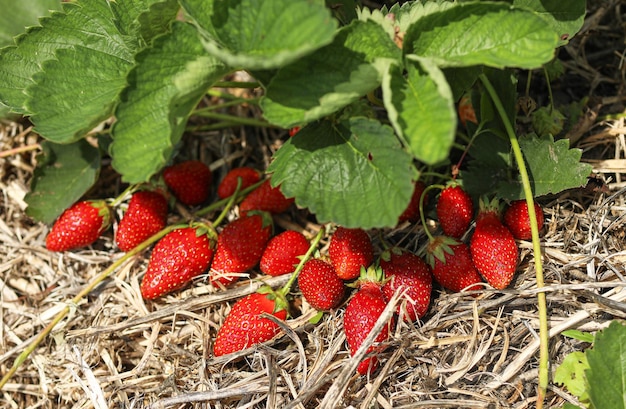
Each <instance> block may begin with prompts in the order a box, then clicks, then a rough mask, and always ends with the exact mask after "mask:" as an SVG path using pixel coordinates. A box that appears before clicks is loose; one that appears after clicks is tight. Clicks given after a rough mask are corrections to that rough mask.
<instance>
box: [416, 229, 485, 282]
mask: <svg viewBox="0 0 626 409" xmlns="http://www.w3.org/2000/svg"><path fill="white" fill-rule="evenodd" d="M426 252H427V257H426V258H427V261H428V263H429V264H430V266H431V268H432V271H433V276H434V277H435V280H437V282H438V283H439V284H440V285H441V286H442V287H444V288H447V289H448V290H450V291H454V292H459V291H461V290H463V289H466V288H467V290H468V291H473V290H479V289H480V288H481V287H480V286H479V285H475V286H472V284H478V283H481V282H482V279H481V277H480V274H479V273H478V270H476V267H474V264H473V263H472V256H471V253H470V250H469V247H468V246H467V244H465V243H463V242H460V241H458V240H456V239H454V238H452V237H446V236H438V237H435V238H434V239H433V240H431V241H430V243H429V244H428V247H427V248H426Z"/></svg>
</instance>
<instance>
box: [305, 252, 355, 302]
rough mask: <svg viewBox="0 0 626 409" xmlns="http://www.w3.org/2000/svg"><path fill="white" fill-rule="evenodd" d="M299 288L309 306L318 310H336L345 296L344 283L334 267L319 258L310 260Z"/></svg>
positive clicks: (306, 264)
mask: <svg viewBox="0 0 626 409" xmlns="http://www.w3.org/2000/svg"><path fill="white" fill-rule="evenodd" d="M298 287H299V288H300V291H302V295H303V296H304V298H305V299H306V300H307V302H308V303H309V304H311V306H312V307H313V308H315V309H318V310H330V309H333V308H336V307H338V306H339V304H340V303H341V300H343V296H344V295H345V292H346V291H345V286H344V282H343V280H342V279H341V278H339V276H337V272H336V271H335V267H333V265H332V264H331V263H330V262H328V261H326V260H324V259H319V258H312V259H309V260H308V261H307V262H306V263H304V266H303V267H302V271H300V275H298Z"/></svg>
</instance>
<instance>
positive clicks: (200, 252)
mask: <svg viewBox="0 0 626 409" xmlns="http://www.w3.org/2000/svg"><path fill="white" fill-rule="evenodd" d="M162 180H163V182H164V183H163V185H158V186H157V187H154V188H152V189H144V190H135V191H134V193H132V195H131V198H130V200H129V202H128V207H127V209H126V211H125V213H124V215H123V217H122V218H121V219H120V221H119V223H117V230H116V231H115V243H116V244H117V246H118V247H119V249H120V250H122V251H125V252H130V251H133V249H136V248H137V246H139V245H140V244H142V243H144V244H145V243H146V241H147V240H149V239H150V238H151V237H153V236H154V235H156V234H161V236H162V237H161V238H160V239H159V240H158V241H157V242H156V244H155V245H154V248H153V249H152V252H151V254H150V258H149V261H148V266H147V270H146V272H145V274H144V276H143V279H142V282H141V286H140V290H141V294H142V296H143V297H144V298H145V299H157V298H159V297H162V296H164V295H166V294H168V293H171V292H173V291H175V290H178V289H181V288H183V287H185V286H187V285H188V284H189V283H190V282H192V281H193V280H194V279H195V278H197V277H198V276H200V275H201V274H206V275H207V277H208V279H209V282H210V284H211V285H213V286H214V287H216V288H218V289H221V288H225V287H227V286H230V285H232V284H233V283H234V282H236V281H237V280H239V279H240V278H241V277H246V276H249V274H250V273H251V271H252V270H253V269H255V268H256V267H257V266H258V270H260V272H261V273H263V274H265V275H268V276H280V275H285V274H291V273H293V274H292V276H291V277H290V278H289V281H288V282H287V284H285V286H284V287H283V288H280V289H278V290H276V289H272V288H270V287H268V286H264V287H262V288H261V289H259V290H258V291H257V292H255V293H253V294H250V295H248V296H246V297H243V298H241V299H239V300H238V301H237V302H236V303H235V304H234V305H233V306H232V309H231V310H230V313H229V314H228V315H227V316H226V318H225V319H224V322H223V324H222V326H221V327H220V329H219V330H218V333H217V335H216V338H215V341H214V346H213V352H214V355H215V356H221V355H225V354H230V353H234V352H237V351H240V350H243V349H246V348H249V347H252V346H254V345H255V344H258V343H260V342H265V341H268V340H270V339H272V338H273V337H274V336H276V335H277V334H279V333H280V331H281V329H280V325H279V324H278V323H277V320H286V319H288V318H289V317H290V316H292V315H293V314H292V312H293V309H292V304H293V303H292V299H293V298H294V293H295V294H298V297H300V296H301V298H302V299H303V300H304V301H306V303H307V304H308V305H309V306H311V307H312V308H314V309H316V310H319V311H328V310H334V309H338V308H343V307H345V310H344V311H343V329H344V331H345V335H346V340H347V343H348V347H349V351H350V354H351V355H354V354H355V353H356V352H357V350H358V349H359V347H360V346H361V345H362V344H363V342H364V340H365V339H366V338H367V336H368V335H369V333H370V332H371V331H372V329H373V328H374V327H375V325H376V323H377V321H378V319H379V317H381V315H382V314H383V312H384V310H385V309H386V308H387V305H388V303H389V301H390V300H392V299H394V295H399V300H400V301H399V303H398V305H397V306H396V307H395V312H394V315H393V316H392V317H391V318H390V319H389V322H388V323H387V325H386V326H384V328H383V329H382V330H381V331H380V332H379V334H378V336H377V337H376V339H375V342H374V344H373V345H372V346H371V347H370V349H369V350H368V351H367V352H368V355H367V357H366V358H365V359H364V360H363V361H362V362H360V364H359V366H358V368H357V371H358V373H359V374H369V373H371V371H373V370H375V369H376V368H377V357H376V355H377V352H380V351H381V350H382V345H384V343H385V341H386V340H387V339H388V337H389V334H390V333H391V330H392V328H393V326H394V325H395V322H397V321H398V320H405V321H416V320H418V319H420V318H422V317H424V316H425V314H426V313H427V312H428V309H429V305H430V302H431V296H432V290H433V286H434V284H435V283H438V284H439V285H440V286H441V287H443V288H445V289H448V290H451V291H461V290H478V289H480V288H481V286H482V284H481V283H482V282H483V279H484V280H485V281H487V283H489V284H490V285H491V286H492V287H494V288H497V289H503V288H505V287H507V286H508V285H509V284H510V282H511V280H512V277H513V274H514V273H515V269H516V267H517V262H518V247H517V243H516V239H529V238H530V224H529V216H528V208H527V207H526V202H525V201H518V202H513V203H511V204H510V206H509V207H508V208H507V210H506V213H504V216H503V218H502V219H501V217H500V212H499V209H498V207H497V205H496V204H494V203H484V202H481V203H480V208H479V210H478V212H477V215H476V216H475V217H474V205H473V201H472V198H471V197H470V196H469V195H468V194H467V193H466V192H465V191H464V190H463V188H462V187H461V186H460V185H459V184H457V183H456V182H454V183H451V184H449V185H448V186H446V187H442V191H441V193H440V195H439V197H438V199H437V203H436V213H437V218H438V221H439V226H440V230H441V231H442V233H441V234H440V235H437V236H432V234H431V233H430V232H429V231H428V229H425V232H426V233H427V235H428V236H429V243H428V244H427V246H426V247H425V249H426V250H425V254H423V255H418V254H415V253H413V252H410V251H408V250H406V249H403V248H400V247H397V246H393V245H388V244H386V243H381V247H383V248H384V249H382V251H380V252H377V251H376V249H375V248H374V243H373V241H372V239H371V237H370V236H369V234H368V232H367V231H365V230H363V229H359V228H346V227H343V226H336V228H334V229H333V231H332V234H330V235H329V237H328V246H327V249H328V251H327V253H326V254H320V252H319V251H318V250H317V249H316V247H317V245H318V243H319V241H320V240H321V239H322V238H324V237H325V235H326V233H325V229H324V228H322V229H321V230H320V232H319V233H318V235H317V236H316V238H315V240H313V242H312V243H311V242H310V241H309V239H308V238H307V237H306V236H305V235H304V234H302V233H300V232H298V231H294V230H285V231H282V232H280V233H278V234H274V227H273V218H272V215H274V214H279V213H283V212H285V211H286V210H287V209H288V208H289V207H290V206H291V205H292V204H293V202H294V201H293V199H291V198H286V197H285V196H284V195H283V194H282V192H281V191H280V189H279V188H276V187H272V186H271V185H270V183H269V180H261V174H260V173H259V172H258V171H256V170H254V169H252V168H247V167H241V168H235V169H232V170H231V171H229V172H228V173H227V174H226V176H225V177H224V178H223V179H222V180H221V182H220V183H219V186H218V187H217V189H216V193H217V196H218V197H219V198H220V199H221V200H222V202H223V203H226V205H225V209H224V210H223V212H222V214H221V215H220V217H218V220H220V221H221V220H222V216H225V214H226V213H225V212H226V211H227V210H228V208H229V207H228V205H229V204H232V203H234V202H235V200H236V199H237V200H240V201H239V203H238V209H239V216H238V217H237V218H235V219H233V220H232V221H229V222H228V223H226V224H225V225H224V226H221V227H220V226H219V222H218V221H216V222H214V223H213V224H212V223H207V222H197V221H192V222H189V223H187V224H185V225H176V226H169V228H168V227H167V218H168V210H169V202H168V198H170V196H173V197H175V198H176V200H178V202H180V203H182V204H184V205H188V206H199V205H202V204H205V203H206V202H207V201H208V199H209V196H210V192H211V183H212V174H211V171H210V169H209V168H208V167H207V166H206V165H205V164H203V163H202V162H199V161H187V162H182V163H179V164H176V165H173V166H170V167H168V168H166V169H165V170H164V172H163V174H162ZM430 188H431V187H427V186H426V185H425V184H424V183H423V182H421V181H418V182H416V183H415V184H414V192H413V196H412V199H411V201H410V203H409V205H408V207H407V209H406V210H405V212H403V214H402V215H401V216H400V217H399V219H398V223H399V224H400V223H415V222H417V221H419V220H422V221H423V220H424V216H423V212H422V211H421V209H422V208H423V205H424V203H426V198H427V191H428V190H429V189H430ZM242 191H243V192H245V194H242ZM116 202H117V201H116V200H113V201H106V200H94V201H82V202H79V203H77V204H75V205H74V206H72V207H70V208H69V209H67V210H66V211H65V212H64V213H63V214H62V215H61V216H60V217H59V219H58V220H57V221H56V222H55V224H54V225H53V226H52V229H51V231H50V233H49V235H48V236H47V238H46V245H47V247H48V249H50V250H52V251H65V250H70V249H74V248H77V247H82V246H86V245H90V244H92V243H94V242H95V241H96V240H97V239H98V238H99V237H100V235H101V234H102V233H103V232H104V231H105V230H106V229H107V228H108V227H109V226H110V225H111V224H112V219H113V212H112V210H111V208H112V207H114V205H115V203H116ZM535 211H536V214H537V218H538V222H539V226H538V227H539V228H540V227H541V225H542V224H543V212H542V211H541V208H540V207H539V206H536V207H535ZM197 213H198V214H199V213H201V211H200V212H197ZM501 220H503V221H504V222H502V221H501ZM472 221H475V228H474V229H473V233H472V235H471V239H470V241H469V245H468V244H466V243H465V242H464V241H463V238H464V236H466V235H467V234H468V232H470V226H471V224H472ZM166 229H167V230H166ZM157 237H160V236H157ZM296 284H297V286H296ZM292 287H295V288H292ZM268 315H271V316H273V317H274V319H272V318H268Z"/></svg>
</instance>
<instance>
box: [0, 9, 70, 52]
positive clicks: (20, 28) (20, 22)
mask: <svg viewBox="0 0 626 409" xmlns="http://www.w3.org/2000/svg"><path fill="white" fill-rule="evenodd" d="M60 8H61V0H30V1H15V0H0V10H3V12H2V13H0V47H4V46H7V45H11V44H13V37H14V36H16V35H18V34H20V33H23V32H24V31H26V27H29V26H32V25H35V24H37V21H38V19H39V17H43V16H46V15H48V14H49V13H50V11H52V10H58V9H60ZM9 10H10V12H9Z"/></svg>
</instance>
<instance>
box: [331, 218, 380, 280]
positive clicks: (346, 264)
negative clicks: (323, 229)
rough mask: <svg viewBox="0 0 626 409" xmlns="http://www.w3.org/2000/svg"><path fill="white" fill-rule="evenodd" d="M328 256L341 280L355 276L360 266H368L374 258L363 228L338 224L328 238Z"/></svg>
mask: <svg viewBox="0 0 626 409" xmlns="http://www.w3.org/2000/svg"><path fill="white" fill-rule="evenodd" d="M328 256H329V257H330V261H331V263H332V264H333V266H334V267H335V270H336V271H337V275H338V276H339V278H341V279H342V280H352V279H353V278H357V277H358V276H359V274H360V272H361V267H366V268H367V267H368V266H369V265H370V264H372V261H373V260H374V248H373V246H372V241H371V239H370V237H369V236H368V234H367V232H366V231H365V230H363V229H359V228H356V229H348V228H345V227H342V226H339V227H338V228H337V230H336V231H335V233H333V235H332V237H331V238H330V245H329V247H328Z"/></svg>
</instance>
